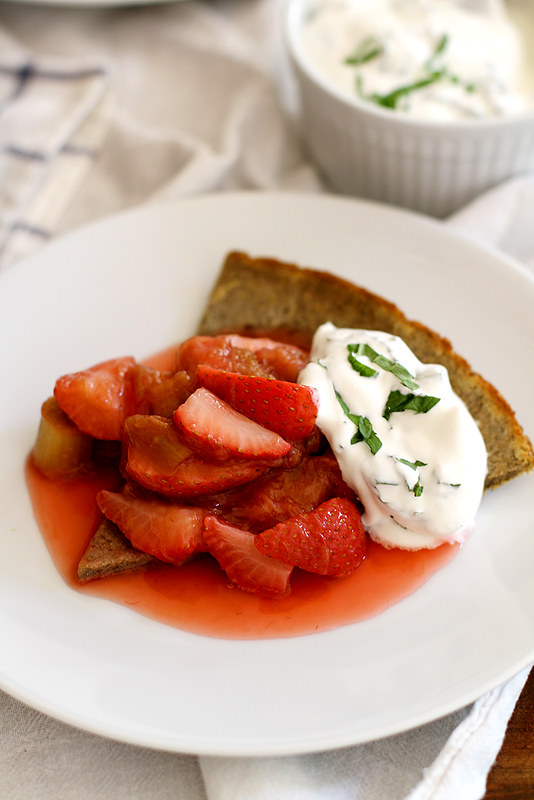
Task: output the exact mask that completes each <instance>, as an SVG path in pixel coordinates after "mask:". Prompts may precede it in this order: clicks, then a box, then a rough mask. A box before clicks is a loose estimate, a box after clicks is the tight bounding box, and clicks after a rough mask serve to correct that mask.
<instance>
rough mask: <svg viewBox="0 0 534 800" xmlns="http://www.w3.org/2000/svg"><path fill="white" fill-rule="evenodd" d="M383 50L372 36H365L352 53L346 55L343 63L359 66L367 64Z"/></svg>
mask: <svg viewBox="0 0 534 800" xmlns="http://www.w3.org/2000/svg"><path fill="white" fill-rule="evenodd" d="M383 52H384V48H383V47H382V45H381V44H380V42H379V41H378V39H376V38H375V37H374V36H367V37H366V38H365V39H362V41H361V42H360V44H359V45H358V46H357V48H356V49H355V51H354V52H353V53H352V55H350V56H347V57H346V58H345V60H344V62H343V63H344V64H347V65H348V66H350V67H359V66H360V65H361V64H367V62H368V61H372V60H373V59H374V58H378V57H379V56H381V55H382V53H383Z"/></svg>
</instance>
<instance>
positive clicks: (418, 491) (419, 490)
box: [412, 481, 423, 497]
mask: <svg viewBox="0 0 534 800" xmlns="http://www.w3.org/2000/svg"><path fill="white" fill-rule="evenodd" d="M412 492H413V494H414V497H421V495H422V494H423V487H422V485H421V481H417V483H416V484H415V486H414V487H413V489H412Z"/></svg>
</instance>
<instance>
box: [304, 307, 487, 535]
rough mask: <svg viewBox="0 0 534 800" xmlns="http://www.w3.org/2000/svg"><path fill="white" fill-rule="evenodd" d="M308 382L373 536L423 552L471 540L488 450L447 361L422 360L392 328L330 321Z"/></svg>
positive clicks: (316, 342)
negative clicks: (345, 325) (383, 329)
mask: <svg viewBox="0 0 534 800" xmlns="http://www.w3.org/2000/svg"><path fill="white" fill-rule="evenodd" d="M299 382H300V383H304V384H306V385H308V386H310V387H313V388H314V389H316V391H317V392H318V399H319V410H318V417H317V425H318V426H319V428H320V429H321V430H322V432H323V433H324V434H325V436H326V438H327V439H328V441H329V443H330V446H331V448H332V450H333V452H334V454H335V456H336V458H337V460H338V463H339V465H340V468H341V472H342V475H343V478H344V480H345V481H346V483H348V484H349V485H350V486H351V488H353V489H354V491H355V492H356V494H357V495H358V497H359V499H360V501H361V502H362V504H363V507H364V514H363V517H362V520H363V524H364V526H365V528H366V530H367V531H368V533H369V535H370V536H371V538H372V539H373V540H375V541H377V542H379V543H380V544H382V545H384V546H386V547H398V548H402V549H407V550H419V549H422V548H434V547H437V546H439V545H440V544H442V543H444V542H450V543H453V542H462V541H463V540H464V539H465V537H466V536H467V535H468V534H469V533H470V531H471V530H472V529H473V527H474V522H475V516H476V513H477V510H478V507H479V505H480V501H481V499H482V494H483V491H484V480H485V476H486V472H487V453H486V447H485V444H484V440H483V438H482V435H481V433H480V430H479V428H478V426H477V424H476V422H475V420H474V419H473V417H472V416H471V414H470V413H469V411H468V409H467V407H466V405H465V404H464V402H463V401H462V400H461V399H460V397H458V395H456V394H455V392H454V391H453V390H452V388H451V384H450V380H449V375H448V372H447V370H446V369H445V367H443V366H441V365H439V364H424V363H422V362H421V361H419V359H417V358H416V356H415V355H414V353H413V352H412V351H411V350H410V349H409V347H408V346H407V345H406V344H405V343H404V341H403V340H402V339H399V338H398V337H396V336H392V335H390V334H388V333H383V332H381V331H368V330H358V329H348V328H336V327H335V326H334V325H332V324H331V323H326V324H324V325H322V326H321V327H320V328H319V329H318V330H317V332H316V333H315V336H314V339H313V344H312V350H311V360H310V363H309V364H308V365H307V366H306V367H305V368H304V369H303V370H302V371H301V373H300V376H299Z"/></svg>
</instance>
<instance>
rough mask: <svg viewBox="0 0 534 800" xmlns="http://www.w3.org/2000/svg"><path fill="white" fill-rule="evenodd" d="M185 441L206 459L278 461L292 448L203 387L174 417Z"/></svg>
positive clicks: (178, 409) (183, 404)
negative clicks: (272, 459) (264, 459)
mask: <svg viewBox="0 0 534 800" xmlns="http://www.w3.org/2000/svg"><path fill="white" fill-rule="evenodd" d="M173 419H174V422H175V424H176V426H177V427H178V428H179V430H180V431H181V432H182V433H183V435H184V439H185V441H186V442H187V444H189V445H190V446H191V447H192V448H193V449H194V450H197V451H199V452H200V453H201V454H203V455H205V456H206V457H207V458H208V459H209V458H218V459H227V458H267V459H270V458H281V457H282V456H284V455H286V454H287V453H288V452H289V451H290V450H291V445H290V444H289V442H286V441H285V440H284V439H282V437H281V436H279V435H278V434H277V433H273V431H269V430H267V428H263V427H262V426H261V425H258V423H257V422H254V421H253V420H251V419H249V418H248V417H245V416H244V415H243V414H240V413H239V412H238V411H234V409H233V408H232V407H231V406H230V405H228V403H225V401H224V400H221V399H220V398H219V397H217V395H215V394H213V392H210V391H209V389H205V388H203V387H202V386H201V387H200V388H199V389H197V390H196V392H194V393H193V394H192V395H190V397H189V398H188V399H187V400H186V401H185V403H182V405H180V406H179V407H178V408H177V409H176V411H175V413H174V416H173Z"/></svg>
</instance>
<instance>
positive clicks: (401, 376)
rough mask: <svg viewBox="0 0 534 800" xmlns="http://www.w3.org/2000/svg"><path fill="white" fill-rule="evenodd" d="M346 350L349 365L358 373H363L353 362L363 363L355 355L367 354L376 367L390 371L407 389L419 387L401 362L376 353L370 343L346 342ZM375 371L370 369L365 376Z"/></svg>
mask: <svg viewBox="0 0 534 800" xmlns="http://www.w3.org/2000/svg"><path fill="white" fill-rule="evenodd" d="M347 350H348V351H349V355H348V359H349V362H350V364H351V366H352V367H353V368H354V369H356V371H357V372H360V374H363V373H362V372H361V371H360V368H359V367H358V366H355V365H354V362H355V363H356V364H357V365H360V366H361V367H364V365H363V364H361V362H359V361H358V360H357V359H356V356H357V355H359V356H367V358H368V359H369V361H371V362H372V363H373V364H376V365H377V367H380V368H381V369H383V370H384V371H385V372H391V374H392V375H394V376H395V377H396V378H397V380H399V381H400V382H401V383H402V385H403V386H405V387H406V388H407V389H418V388H419V387H418V385H417V383H416V382H415V381H414V379H413V375H411V374H410V373H409V372H408V370H407V369H406V367H403V366H402V364H399V362H398V361H391V360H390V359H389V358H386V356H383V355H382V354H381V353H377V352H376V350H374V349H373V348H372V347H371V346H370V345H368V344H348V345H347ZM364 368H365V367H364ZM369 369H372V367H370V368H369ZM375 372H376V370H372V373H370V375H368V376H366V377H370V376H371V375H374V374H375Z"/></svg>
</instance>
